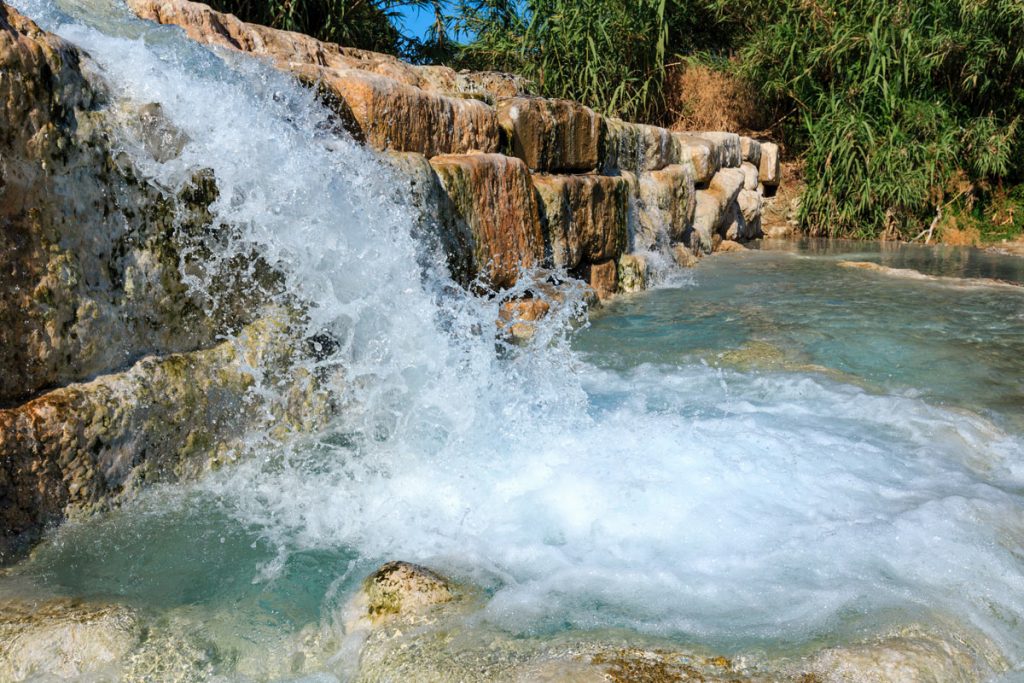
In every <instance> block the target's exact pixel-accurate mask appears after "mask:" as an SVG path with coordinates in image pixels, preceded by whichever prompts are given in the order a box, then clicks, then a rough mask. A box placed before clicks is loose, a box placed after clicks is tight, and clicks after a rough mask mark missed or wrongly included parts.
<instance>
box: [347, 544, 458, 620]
mask: <svg viewBox="0 0 1024 683" xmlns="http://www.w3.org/2000/svg"><path fill="white" fill-rule="evenodd" d="M454 598H455V595H454V593H453V591H452V588H451V585H450V584H449V582H448V581H447V580H446V579H445V578H444V577H442V576H440V575H439V574H435V573H434V572H433V571H431V570H429V569H427V568H426V567H421V566H420V565H418V564H412V563H410V562H388V563H387V564H385V565H383V566H382V567H381V568H380V569H378V570H377V571H375V572H374V573H373V574H371V575H370V576H368V577H367V578H366V580H365V581H363V585H362V587H361V588H360V590H359V592H358V593H356V594H355V595H354V596H353V597H352V599H351V600H350V601H349V603H348V604H347V605H346V606H345V613H344V619H345V630H346V631H347V632H349V633H351V632H353V631H357V630H362V629H367V628H372V627H376V626H380V625H382V624H386V623H388V622H390V621H395V620H402V621H409V620H410V619H415V618H417V617H420V616H421V615H423V614H424V613H425V612H428V611H430V609H431V608H433V607H435V606H438V605H443V604H445V603H447V602H451V601H452V600H453V599H454Z"/></svg>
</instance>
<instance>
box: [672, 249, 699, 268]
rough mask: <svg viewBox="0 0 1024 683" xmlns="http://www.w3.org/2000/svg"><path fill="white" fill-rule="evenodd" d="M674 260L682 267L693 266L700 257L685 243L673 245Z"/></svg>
mask: <svg viewBox="0 0 1024 683" xmlns="http://www.w3.org/2000/svg"><path fill="white" fill-rule="evenodd" d="M672 260H673V261H675V264H676V265H677V266H679V267H680V268H693V267H694V266H696V265H697V263H698V261H699V259H698V257H697V256H696V255H695V254H694V253H693V251H692V250H691V249H690V248H689V247H688V246H686V245H685V244H676V245H673V246H672Z"/></svg>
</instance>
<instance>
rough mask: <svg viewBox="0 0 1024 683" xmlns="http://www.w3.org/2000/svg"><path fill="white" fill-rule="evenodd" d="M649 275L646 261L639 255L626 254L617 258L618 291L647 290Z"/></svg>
mask: <svg viewBox="0 0 1024 683" xmlns="http://www.w3.org/2000/svg"><path fill="white" fill-rule="evenodd" d="M649 279H650V273H649V272H648V269H647V260H646V259H645V258H644V257H643V256H640V255H639V254H626V255H625V256H622V257H621V258H619V291H620V292H639V291H641V290H644V289H646V288H647V282H648V280H649Z"/></svg>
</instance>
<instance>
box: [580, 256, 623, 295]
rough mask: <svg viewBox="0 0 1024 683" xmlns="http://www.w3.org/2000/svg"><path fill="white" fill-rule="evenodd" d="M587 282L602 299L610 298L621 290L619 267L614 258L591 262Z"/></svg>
mask: <svg viewBox="0 0 1024 683" xmlns="http://www.w3.org/2000/svg"><path fill="white" fill-rule="evenodd" d="M587 284H589V285H590V287H591V288H592V289H593V290H594V292H596V293H597V298H598V299H599V300H600V301H606V300H608V299H610V298H611V297H612V296H613V295H615V293H616V292H618V290H619V269H618V266H617V265H616V263H615V261H614V260H608V261H604V262H602V263H594V264H591V266H590V268H589V272H588V274H587Z"/></svg>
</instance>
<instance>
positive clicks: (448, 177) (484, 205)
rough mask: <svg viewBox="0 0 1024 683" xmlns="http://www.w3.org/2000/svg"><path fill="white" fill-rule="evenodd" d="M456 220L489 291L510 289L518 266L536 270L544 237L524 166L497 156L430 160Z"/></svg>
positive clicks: (476, 271) (474, 268)
mask: <svg viewBox="0 0 1024 683" xmlns="http://www.w3.org/2000/svg"><path fill="white" fill-rule="evenodd" d="M430 165H431V166H432V167H433V168H434V170H435V171H436V172H437V175H438V176H439V177H440V179H441V183H442V184H443V185H444V188H445V191H446V192H447V194H448V196H449V197H450V198H451V201H452V203H453V204H454V206H455V209H456V212H457V218H458V219H459V220H462V221H464V222H465V224H466V225H467V226H468V227H469V232H470V234H471V235H472V241H473V246H472V275H473V276H474V277H477V276H479V277H482V278H483V280H484V281H485V282H486V283H488V284H489V285H490V286H492V287H494V288H498V289H501V288H505V287H510V286H512V285H513V284H514V283H515V281H516V279H517V278H518V275H519V270H520V269H521V268H533V267H535V266H540V265H541V264H542V263H543V260H544V237H543V234H542V232H541V227H540V214H539V212H538V209H537V202H536V200H535V198H534V192H533V184H532V183H531V182H530V173H529V171H528V170H527V168H526V164H524V163H523V162H522V160H520V159H516V158H514V157H507V156H503V155H501V154H463V155H448V156H439V157H434V158H433V159H431V160H430Z"/></svg>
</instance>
